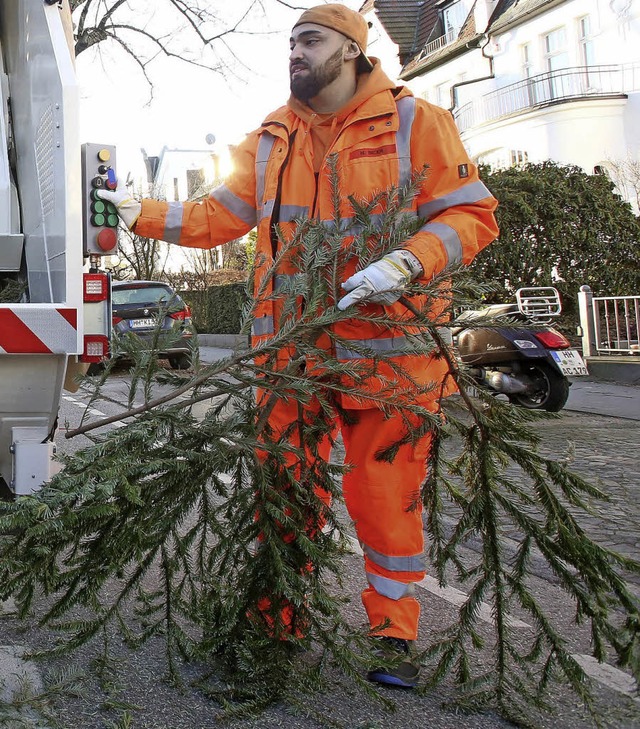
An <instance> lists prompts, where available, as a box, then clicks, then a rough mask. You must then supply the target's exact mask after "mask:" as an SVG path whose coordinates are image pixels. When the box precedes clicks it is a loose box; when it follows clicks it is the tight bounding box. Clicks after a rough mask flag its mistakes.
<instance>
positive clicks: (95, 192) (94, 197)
mask: <svg viewBox="0 0 640 729" xmlns="http://www.w3.org/2000/svg"><path fill="white" fill-rule="evenodd" d="M98 192H100V191H99V190H95V189H94V190H91V192H90V193H89V195H90V197H91V199H92V200H102V198H101V197H100V195H98Z"/></svg>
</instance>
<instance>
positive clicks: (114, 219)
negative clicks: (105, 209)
mask: <svg viewBox="0 0 640 729" xmlns="http://www.w3.org/2000/svg"><path fill="white" fill-rule="evenodd" d="M107 225H108V226H109V227H110V228H117V227H118V216H117V215H108V216H107Z"/></svg>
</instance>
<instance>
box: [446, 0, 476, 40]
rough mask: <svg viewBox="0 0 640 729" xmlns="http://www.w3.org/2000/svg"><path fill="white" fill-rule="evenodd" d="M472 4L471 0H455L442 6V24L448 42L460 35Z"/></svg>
mask: <svg viewBox="0 0 640 729" xmlns="http://www.w3.org/2000/svg"><path fill="white" fill-rule="evenodd" d="M472 6H473V0H457V2H454V3H451V4H450V5H447V7H445V8H442V26H443V28H444V34H445V36H446V37H447V41H448V42H449V43H450V42H451V41H453V40H455V39H456V38H457V37H458V36H459V35H460V31H461V30H462V26H463V25H464V22H465V20H466V19H467V18H468V17H469V13H470V12H471V7H472Z"/></svg>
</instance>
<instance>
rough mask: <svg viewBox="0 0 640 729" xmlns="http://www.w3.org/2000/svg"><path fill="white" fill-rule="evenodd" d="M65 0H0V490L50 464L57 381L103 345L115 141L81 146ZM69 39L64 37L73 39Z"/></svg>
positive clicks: (27, 489)
mask: <svg viewBox="0 0 640 729" xmlns="http://www.w3.org/2000/svg"><path fill="white" fill-rule="evenodd" d="M72 40H73V36H72V33H71V15H70V12H69V6H68V3H67V2H66V0H64V1H60V0H2V2H0V492H1V495H2V496H4V497H5V498H15V497H17V496H24V495H27V494H31V493H33V492H34V491H36V490H37V489H39V488H41V486H42V485H43V484H44V483H46V482H47V481H48V480H49V479H50V477H51V475H52V470H53V464H54V448H55V446H54V436H55V433H56V429H57V420H58V412H59V408H60V402H61V398H62V395H63V390H64V389H65V388H66V389H68V390H71V391H75V390H77V388H78V375H79V374H80V373H82V372H83V370H84V371H86V367H88V364H89V363H91V362H98V361H100V360H101V359H103V358H104V357H106V356H107V355H108V348H109V339H110V327H111V311H110V299H111V296H110V290H111V287H110V279H109V276H108V275H107V274H106V273H105V272H104V271H103V270H101V264H102V263H103V261H104V256H106V255H113V254H115V253H116V252H117V231H116V226H117V216H116V215H114V213H115V210H110V209H109V208H108V207H107V206H106V204H105V203H104V202H103V201H100V200H99V198H98V197H97V195H96V190H97V189H99V188H100V187H104V186H107V187H111V186H114V187H115V149H114V148H113V147H111V146H109V145H100V144H84V145H83V144H81V141H80V139H79V133H80V132H79V98H80V96H79V91H78V86H77V82H76V76H75V63H74V54H73V46H72ZM70 41H71V42H70Z"/></svg>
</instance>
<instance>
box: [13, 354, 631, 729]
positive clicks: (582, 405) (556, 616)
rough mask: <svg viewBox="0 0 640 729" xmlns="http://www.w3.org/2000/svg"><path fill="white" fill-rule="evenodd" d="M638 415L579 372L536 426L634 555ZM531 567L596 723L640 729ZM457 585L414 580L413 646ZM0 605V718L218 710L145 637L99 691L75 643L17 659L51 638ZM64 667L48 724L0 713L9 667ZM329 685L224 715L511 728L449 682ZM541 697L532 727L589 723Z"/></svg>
mask: <svg viewBox="0 0 640 729" xmlns="http://www.w3.org/2000/svg"><path fill="white" fill-rule="evenodd" d="M226 353H228V350H220V349H215V348H210V347H203V348H201V356H202V359H203V360H204V361H212V360H213V359H216V358H218V357H219V356H222V355H224V354H226ZM123 378H124V375H122V376H117V377H115V378H114V379H113V381H112V382H110V383H109V385H108V388H109V394H110V395H111V396H117V394H118V393H119V392H124V390H125V387H124V380H123ZM85 407H86V396H85V395H83V394H82V393H81V392H79V393H75V394H74V395H67V396H65V399H64V402H63V409H62V413H61V418H60V422H61V423H64V422H68V423H69V424H71V425H73V424H75V423H77V422H78V421H79V419H80V416H81V414H82V412H83V410H84V408H85ZM114 412H116V408H115V406H113V405H112V404H109V403H106V402H101V403H96V404H95V405H94V406H93V410H92V412H91V413H90V416H91V417H98V418H99V417H102V416H103V415H111V414H112V413H114ZM639 421H640V388H638V387H631V386H618V385H614V384H610V383H600V382H593V381H587V380H579V381H576V382H575V384H574V385H573V387H572V389H571V395H570V399H569V402H568V404H567V407H566V409H565V410H564V411H563V412H562V413H561V414H560V416H559V417H558V418H555V419H552V420H549V421H544V422H541V423H540V424H538V425H537V426H536V427H537V428H539V429H540V431H541V435H542V437H543V449H544V450H545V451H546V452H548V453H549V454H552V455H554V457H557V458H562V459H564V460H565V461H569V462H570V465H571V467H572V468H573V470H576V471H577V472H579V473H582V474H583V475H585V476H587V477H588V478H589V480H591V481H592V482H596V483H597V484H599V485H600V486H601V488H603V489H606V491H607V493H609V495H610V496H611V501H610V502H609V503H607V504H606V505H604V506H603V507H602V508H601V509H600V510H599V511H598V512H597V514H595V515H593V516H592V517H589V518H588V519H587V520H586V522H585V528H586V529H587V531H588V532H589V533H590V535H591V536H592V537H593V538H594V539H596V540H597V541H599V542H601V543H603V544H605V545H606V546H609V547H612V548H615V549H616V550H618V551H621V552H622V553H624V554H627V555H628V556H631V557H634V558H636V559H640V498H638V497H639V496H640V493H639V492H640V449H639V448H638V444H639V443H640V422H639ZM59 441H60V442H59V444H58V445H59V448H60V449H61V450H74V449H76V448H78V447H81V446H82V445H83V443H82V441H83V438H82V437H79V438H76V439H73V440H71V441H65V440H63V439H59ZM474 549H475V548H474V545H473V544H470V545H469V550H468V555H467V556H468V559H470V560H472V559H474V558H475V557H476V556H477V552H475V551H474ZM358 550H359V548H358V546H357V543H356V542H354V545H353V553H352V554H350V555H348V556H347V557H345V560H344V574H345V578H346V579H345V582H344V584H345V591H346V596H347V598H348V600H349V603H348V605H349V607H348V610H349V615H350V619H352V620H353V625H354V627H356V628H359V627H360V626H361V625H363V624H364V613H363V611H362V608H361V605H360V599H359V591H360V589H361V588H362V586H363V584H362V583H363V575H362V567H361V557H360V555H359V554H358ZM533 568H534V577H533V580H532V589H533V590H534V592H535V594H536V596H537V597H538V598H539V599H540V600H541V601H543V602H544V605H545V607H547V609H548V612H549V614H550V616H551V617H552V619H553V620H554V621H555V622H556V624H557V625H558V627H559V628H561V629H562V630H564V631H565V635H566V636H567V641H568V645H569V648H570V650H571V652H572V653H573V654H574V655H575V656H576V657H577V658H578V660H580V661H581V662H582V663H583V666H584V668H585V670H586V671H587V672H588V674H589V675H591V676H592V677H593V680H594V683H593V686H594V693H595V696H596V708H597V711H598V714H599V715H600V717H601V721H602V725H603V726H606V727H616V728H621V729H633V728H634V727H639V728H640V702H639V701H638V699H636V698H635V697H634V695H633V692H634V690H635V686H634V684H633V681H632V680H631V679H630V677H629V676H628V675H627V674H626V673H624V672H622V671H619V670H618V669H617V668H615V666H613V665H612V664H611V663H610V664H604V665H598V664H594V662H593V661H591V660H590V659H589V648H590V636H589V633H588V631H587V630H586V628H584V627H573V626H572V624H571V620H572V616H573V611H572V607H571V605H570V604H569V603H568V601H567V599H566V596H565V594H564V592H563V590H562V589H561V587H560V586H559V585H558V584H557V581H556V580H555V579H554V577H553V575H551V574H550V572H549V571H548V569H545V565H544V563H543V562H540V564H536V563H534V565H533ZM632 587H633V589H634V590H637V592H638V594H640V584H635V582H633V583H632ZM465 590H468V587H466V586H464V585H459V584H457V583H456V582H455V580H453V579H452V580H451V582H450V584H449V585H448V586H447V587H446V588H441V587H440V586H439V585H438V584H437V583H436V581H435V580H434V579H433V578H431V577H427V578H426V580H425V581H424V582H423V584H422V585H421V586H420V589H419V590H418V598H419V600H420V602H421V605H422V624H423V631H422V636H421V644H422V645H425V644H426V643H427V642H428V639H429V635H430V634H433V632H434V631H436V630H439V629H441V628H444V627H446V626H447V625H449V624H451V622H452V621H453V620H455V615H456V612H455V611H456V608H457V605H459V604H460V602H461V601H462V600H463V599H464V597H465ZM6 607H7V611H6V612H5V614H4V616H3V617H0V646H1V647H0V678H1V677H3V678H4V684H3V686H4V688H3V689H0V727H5V726H6V727H8V728H9V727H14V726H15V727H22V726H41V727H44V726H50V727H55V726H61V727H63V728H64V729H75V728H76V727H77V728H80V727H81V728H82V729H102V728H103V727H114V726H131V727H133V728H135V729H183V728H184V729H187V727H188V728H189V729H209V727H216V726H219V725H220V724H219V718H218V717H219V713H220V710H219V708H218V707H217V706H216V705H215V704H212V703H211V702H210V701H208V700H207V699H206V698H205V697H204V696H203V695H202V694H201V693H200V692H199V691H198V690H196V689H194V688H192V687H190V686H189V685H188V684H187V685H186V686H185V687H184V688H183V689H177V688H175V687H172V686H170V685H168V684H167V683H166V682H165V681H164V680H163V675H164V668H163V655H162V646H161V644H159V643H157V644H156V643H151V644H150V645H149V646H147V647H146V648H145V649H144V650H143V651H141V652H139V653H135V654H134V653H131V652H128V651H126V650H125V649H124V648H123V649H122V650H121V652H120V653H119V655H118V656H117V659H118V663H119V666H118V668H119V674H118V678H117V681H115V684H114V685H112V686H111V693H109V692H107V691H105V689H104V686H101V685H100V682H99V681H98V680H97V679H96V678H95V674H94V673H93V671H92V669H91V661H92V659H93V658H94V656H95V653H94V651H93V649H91V648H83V649H81V650H80V651H78V652H77V653H76V654H75V655H74V657H73V658H71V659H69V658H67V659H64V660H63V661H52V660H49V661H47V662H45V663H43V662H38V663H37V664H36V663H34V662H33V661H28V660H25V657H24V655H23V652H24V651H27V652H28V651H29V650H33V649H37V648H42V647H46V646H48V645H51V641H52V639H53V635H52V633H51V632H50V631H47V630H44V629H42V628H40V627H38V625H37V623H36V621H35V619H30V620H28V621H26V622H24V623H20V622H19V621H18V620H17V619H16V617H15V616H14V615H12V613H11V605H7V606H6ZM481 616H482V619H483V621H484V623H483V624H485V625H486V629H487V631H490V628H491V626H492V617H491V613H490V609H489V608H488V606H484V607H483V608H481ZM513 617H514V620H516V621H517V622H516V623H515V625H516V626H517V628H518V629H519V630H521V631H523V634H527V632H528V631H531V626H530V625H529V623H530V622H531V621H530V619H528V617H527V616H526V615H518V614H516V615H514V616H513ZM487 635H488V636H489V632H488V633H487ZM486 657H487V656H485V658H486ZM480 660H482V656H481V657H480ZM72 667H73V668H76V669H78V670H80V671H82V672H83V673H84V675H85V676H86V680H85V682H84V683H83V688H82V693H81V695H80V696H77V697H73V696H69V695H63V694H60V695H56V694H55V693H54V694H53V695H51V696H50V698H49V704H48V706H49V710H50V711H51V712H52V716H53V717H54V719H55V721H54V720H53V719H50V720H49V722H48V723H47V722H43V723H41V724H35V723H32V724H28V723H26V724H20V723H14V724H12V723H9V720H8V719H4V722H5V723H3V714H2V711H3V704H2V703H1V701H2V700H4V701H9V702H10V703H11V700H12V692H14V691H15V688H16V685H17V683H16V677H18V676H20V675H25V676H27V677H29V679H30V680H32V681H33V682H34V691H35V693H36V694H37V693H38V690H39V689H38V685H41V682H42V681H43V680H44V683H45V685H46V684H47V682H48V681H49V680H50V672H51V671H52V670H53V669H59V668H67V669H68V668H72ZM188 673H189V671H188V670H187V675H188ZM2 674H4V676H2ZM329 685H330V690H329V691H328V692H326V693H323V694H318V695H315V696H313V697H311V698H310V699H306V700H305V704H304V709H302V708H300V707H299V708H298V709H297V710H295V711H294V710H292V709H291V707H286V706H280V705H276V706H274V707H272V708H270V709H269V710H267V711H266V712H265V713H264V714H262V715H261V716H260V717H258V718H256V719H252V720H235V721H231V722H230V723H229V724H228V726H231V727H237V728H238V729H240V728H249V727H251V728H253V729H257V728H258V727H259V728H262V727H265V729H266V728H269V727H287V728H291V729H297V728H300V729H316V727H318V728H319V727H323V726H328V725H329V724H328V723H327V722H328V721H334V722H337V724H336V725H339V726H344V727H348V728H349V729H356V728H360V729H383V728H384V729H386V728H387V727H389V728H392V729H393V728H395V727H397V728H398V729H401V728H402V729H404V728H407V729H422V728H424V729H427V727H428V728H429V729H460V727H465V728H466V727H468V728H469V729H485V728H486V729H489V728H492V729H493V728H498V727H508V726H510V725H509V724H507V723H506V722H505V721H503V720H502V719H501V718H500V717H498V716H496V715H494V714H491V713H487V714H471V715H459V714H457V713H455V712H453V711H452V710H451V709H448V708H446V707H445V706H443V703H444V702H446V701H447V700H448V699H449V698H450V697H451V686H450V685H449V684H448V683H445V684H444V685H442V686H440V687H439V688H438V689H436V690H434V691H433V692H431V693H427V694H426V695H417V694H416V693H412V692H400V691H393V690H386V689H381V690H380V691H381V693H382V694H383V695H385V696H386V697H388V698H391V699H392V700H393V701H394V702H395V704H396V710H395V711H393V712H390V711H388V710H386V709H384V708H383V707H382V706H381V705H379V704H378V703H377V702H374V701H372V700H371V699H370V698H368V697H366V696H364V695H363V694H362V692H360V691H359V690H358V689H357V688H356V687H355V685H353V684H352V683H350V682H349V680H347V679H346V678H345V677H344V676H342V675H339V674H338V673H335V672H333V673H332V672H330V674H329ZM548 698H549V700H550V702H551V704H552V706H553V711H552V714H551V715H548V716H545V717H542V718H539V721H538V724H539V726H541V727H549V728H551V727H553V728H554V729H555V728H556V727H558V728H560V729H579V728H580V729H581V728H582V727H588V726H592V723H591V721H590V719H589V718H588V715H587V713H586V711H585V709H584V707H582V706H581V705H580V703H579V701H578V700H577V699H576V697H575V696H573V695H572V694H571V693H570V692H569V691H567V690H565V689H563V688H558V689H556V690H554V692H553V694H552V695H550V696H549V697H548ZM126 706H130V707H132V708H131V709H130V714H131V716H132V723H131V724H130V725H127V724H117V722H118V721H119V720H120V719H122V717H123V712H124V711H125V707H126ZM5 710H7V709H6V705H5ZM6 715H7V716H9V714H6ZM41 716H42V712H39V713H38V712H37V711H36V712H34V711H33V709H32V708H30V707H29V702H27V705H26V707H25V709H24V711H23V717H26V719H28V720H29V721H33V722H35V721H36V720H38V717H41ZM532 718H533V717H532ZM55 722H57V724H56V723H55ZM110 722H111V723H110Z"/></svg>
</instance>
